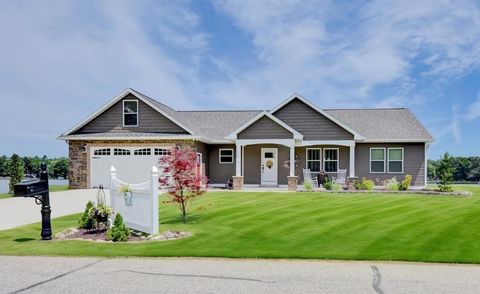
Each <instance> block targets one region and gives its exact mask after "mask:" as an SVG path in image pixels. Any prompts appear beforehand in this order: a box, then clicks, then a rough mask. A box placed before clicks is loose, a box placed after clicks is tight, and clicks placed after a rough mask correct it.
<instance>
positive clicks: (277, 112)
mask: <svg viewBox="0 0 480 294" xmlns="http://www.w3.org/2000/svg"><path fill="white" fill-rule="evenodd" d="M59 139H61V140H65V141H66V142H67V143H68V146H69V158H70V167H69V169H70V171H69V175H70V178H69V180H70V187H71V188H92V187H98V186H99V185H101V184H102V185H104V186H105V187H108V186H109V170H110V166H112V165H113V166H115V167H116V168H117V171H118V177H119V178H121V179H122V178H123V179H125V180H128V181H129V182H131V183H136V182H141V181H143V180H145V179H147V178H148V172H149V171H150V168H151V167H152V165H155V164H158V159H159V157H160V156H162V155H165V154H169V152H170V150H171V148H174V147H175V146H178V145H185V144H188V145H190V146H192V147H193V148H194V149H195V150H196V152H197V155H198V162H199V163H201V166H202V170H203V171H204V173H205V174H206V175H207V177H208V178H209V179H210V183H211V184H212V185H222V186H224V185H225V183H226V182H227V181H228V180H229V179H231V178H233V180H234V188H236V189H241V188H242V187H243V186H250V185H255V186H258V185H262V186H277V185H278V186H282V185H287V184H290V188H291V189H294V188H295V187H296V183H297V180H298V181H299V182H300V183H301V182H302V181H303V179H302V168H309V169H310V170H311V171H312V173H318V172H320V171H322V170H323V171H325V172H326V173H327V174H329V175H332V176H335V174H336V173H337V172H338V170H339V169H346V170H347V176H348V177H349V178H350V179H353V178H355V177H357V178H362V177H367V178H370V179H373V180H374V181H375V182H376V183H377V184H379V183H380V182H382V181H383V180H386V179H390V178H392V177H394V176H395V177H396V178H397V179H399V180H401V179H403V178H404V176H405V175H407V174H410V175H412V177H413V179H412V185H414V186H419V187H421V186H425V185H426V161H427V156H426V154H427V149H428V147H429V144H430V143H431V142H432V141H433V138H432V136H431V135H430V134H429V132H428V131H427V130H426V129H425V128H424V127H423V125H422V124H421V123H420V122H419V121H418V120H417V119H416V118H415V116H414V115H413V114H412V113H411V112H410V110H408V109H405V108H392V109H321V108H319V107H317V106H315V105H314V104H312V103H311V102H309V101H307V100H306V99H305V98H303V97H301V96H300V95H297V94H294V95H292V96H291V97H290V98H288V99H287V100H285V101H283V102H281V103H280V104H278V105H277V106H276V107H275V108H273V109H270V110H238V111H217V110H212V111H177V110H174V109H172V108H170V107H168V106H167V105H165V104H163V103H160V102H158V101H156V100H154V99H152V98H150V97H148V96H146V95H144V94H142V93H139V92H137V91H135V90H133V89H126V90H125V91H123V92H122V93H121V94H119V95H118V96H116V97H115V98H113V99H112V100H111V101H110V102H108V103H107V104H105V105H104V106H102V107H101V108H100V109H98V110H97V111H96V112H95V113H93V114H91V115H90V116H88V117H87V118H86V119H85V120H83V121H82V122H80V123H79V124H77V125H76V126H74V127H73V128H71V129H70V130H68V131H67V132H65V133H64V134H62V135H61V136H60V137H59ZM291 162H294V163H295V164H290V163H291Z"/></svg>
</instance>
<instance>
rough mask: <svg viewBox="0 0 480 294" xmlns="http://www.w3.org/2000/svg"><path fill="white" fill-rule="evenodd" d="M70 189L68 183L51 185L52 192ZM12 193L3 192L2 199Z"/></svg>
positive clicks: (10, 195)
mask: <svg viewBox="0 0 480 294" xmlns="http://www.w3.org/2000/svg"><path fill="white" fill-rule="evenodd" d="M65 190H68V185H59V186H50V192H58V191H65ZM10 197H12V194H9V193H3V194H0V199H5V198H10Z"/></svg>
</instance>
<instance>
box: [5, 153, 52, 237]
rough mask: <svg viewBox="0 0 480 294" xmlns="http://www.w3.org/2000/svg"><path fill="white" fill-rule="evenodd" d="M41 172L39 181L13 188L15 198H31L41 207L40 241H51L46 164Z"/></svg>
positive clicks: (22, 183) (20, 184) (17, 185)
mask: <svg viewBox="0 0 480 294" xmlns="http://www.w3.org/2000/svg"><path fill="white" fill-rule="evenodd" d="M40 168H41V170H42V172H41V173H40V179H39V180H33V181H27V182H21V183H19V184H16V185H15V186H14V187H13V191H14V192H15V194H14V196H15V197H32V198H35V202H36V203H37V204H38V205H42V209H41V210H40V212H41V213H42V232H41V236H42V240H51V239H52V225H51V222H50V213H51V209H50V195H49V193H48V173H47V164H46V163H45V162H42V164H41V166H40Z"/></svg>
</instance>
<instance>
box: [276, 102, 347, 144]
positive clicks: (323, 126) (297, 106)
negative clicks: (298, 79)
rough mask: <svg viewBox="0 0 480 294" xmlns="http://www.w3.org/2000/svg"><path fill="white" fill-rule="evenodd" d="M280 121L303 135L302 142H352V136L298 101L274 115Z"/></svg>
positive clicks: (290, 103)
mask: <svg viewBox="0 0 480 294" xmlns="http://www.w3.org/2000/svg"><path fill="white" fill-rule="evenodd" d="M273 115H274V116H276V117H278V118H279V119H280V120H281V121H283V122H285V123H286V124H287V125H289V126H291V127H292V128H293V129H295V130H296V131H297V132H299V133H300V134H302V135H303V139H304V140H352V139H353V135H352V134H351V133H350V132H348V131H346V130H345V129H344V128H342V127H340V126H339V125H337V124H336V123H334V122H333V121H331V120H330V119H328V118H326V117H325V116H323V115H322V114H320V113H318V112H317V111H316V110H314V109H313V108H311V107H310V106H308V105H306V104H305V103H303V102H302V101H300V100H299V99H293V100H292V101H290V102H289V103H288V104H287V105H285V106H283V107H282V108H280V109H279V110H277V111H276V112H275V113H273Z"/></svg>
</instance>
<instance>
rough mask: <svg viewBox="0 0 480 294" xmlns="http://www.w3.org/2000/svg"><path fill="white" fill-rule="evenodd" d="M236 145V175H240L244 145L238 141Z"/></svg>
mask: <svg viewBox="0 0 480 294" xmlns="http://www.w3.org/2000/svg"><path fill="white" fill-rule="evenodd" d="M235 146H236V152H235V175H236V176H237V177H240V176H241V175H242V145H240V144H238V143H236V144H235Z"/></svg>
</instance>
